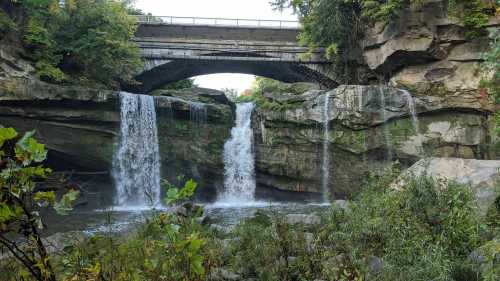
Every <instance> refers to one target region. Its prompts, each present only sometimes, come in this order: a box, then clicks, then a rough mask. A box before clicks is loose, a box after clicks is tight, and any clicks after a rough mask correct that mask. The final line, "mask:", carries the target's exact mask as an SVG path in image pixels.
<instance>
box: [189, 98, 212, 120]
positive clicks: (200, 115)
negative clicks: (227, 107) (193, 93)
mask: <svg viewBox="0 0 500 281" xmlns="http://www.w3.org/2000/svg"><path fill="white" fill-rule="evenodd" d="M207 116H208V108H207V105H206V104H205V103H201V102H190V103H189V118H190V120H191V122H194V124H196V125H202V124H205V123H207Z"/></svg>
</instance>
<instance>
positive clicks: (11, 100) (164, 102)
mask: <svg viewBox="0 0 500 281" xmlns="http://www.w3.org/2000/svg"><path fill="white" fill-rule="evenodd" d="M156 94H157V96H156V97H155V101H156V109H157V115H158V119H157V122H158V133H159V134H158V135H159V142H160V154H161V160H162V176H163V178H165V179H168V180H170V181H172V182H175V181H176V178H177V176H179V175H185V176H186V177H192V178H194V179H196V180H197V181H198V182H199V184H200V191H201V193H202V194H203V197H204V198H207V199H210V198H213V197H214V196H215V194H216V191H215V190H214V189H215V188H221V186H222V182H223V174H224V167H223V159H222V154H223V151H222V150H223V146H224V141H225V139H226V138H227V137H228V135H229V133H230V130H231V127H232V125H233V108H232V107H233V105H232V103H230V102H229V101H228V100H227V98H226V97H225V96H224V94H223V93H221V92H218V91H214V90H208V89H192V90H190V91H189V92H186V91H160V92H157V93H156ZM119 122H120V106H119V92H114V91H106V90H91V89H87V88H81V87H70V86H55V85H50V84H47V83H43V82H40V81H38V80H35V79H32V78H12V77H10V78H0V124H1V125H2V126H12V127H14V128H16V129H18V130H20V131H27V130H33V129H35V130H36V131H37V138H38V139H39V140H40V141H41V142H43V143H45V144H46V146H47V148H48V149H49V151H50V152H49V153H50V154H49V160H50V166H52V167H54V168H56V170H64V171H68V170H71V169H76V170H78V171H108V172H111V170H112V161H113V152H114V149H115V146H116V139H117V138H116V137H117V135H118V134H119Z"/></svg>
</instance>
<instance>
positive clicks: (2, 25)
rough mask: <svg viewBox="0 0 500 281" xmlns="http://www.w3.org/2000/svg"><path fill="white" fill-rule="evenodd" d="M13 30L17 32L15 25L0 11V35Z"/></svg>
mask: <svg viewBox="0 0 500 281" xmlns="http://www.w3.org/2000/svg"><path fill="white" fill-rule="evenodd" d="M14 30H17V25H16V23H15V22H14V21H13V20H12V19H11V18H10V16H9V15H8V14H7V13H5V12H4V11H3V10H2V9H0V34H1V33H5V32H10V31H14Z"/></svg>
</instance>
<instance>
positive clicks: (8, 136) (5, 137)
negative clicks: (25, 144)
mask: <svg viewBox="0 0 500 281" xmlns="http://www.w3.org/2000/svg"><path fill="white" fill-rule="evenodd" d="M15 137H17V132H16V130H14V129H13V128H0V147H2V146H3V145H4V143H5V142H6V141H9V140H12V139H14V138H15Z"/></svg>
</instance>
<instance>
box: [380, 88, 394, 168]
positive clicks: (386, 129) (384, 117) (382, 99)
mask: <svg viewBox="0 0 500 281" xmlns="http://www.w3.org/2000/svg"><path fill="white" fill-rule="evenodd" d="M379 93H380V115H381V119H382V122H383V124H382V125H381V126H382V129H383V133H384V141H385V145H386V149H387V152H386V153H387V154H386V156H387V160H388V161H390V162H391V161H392V159H393V155H392V139H391V134H390V132H389V120H388V118H387V114H386V101H385V88H384V87H379Z"/></svg>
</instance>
